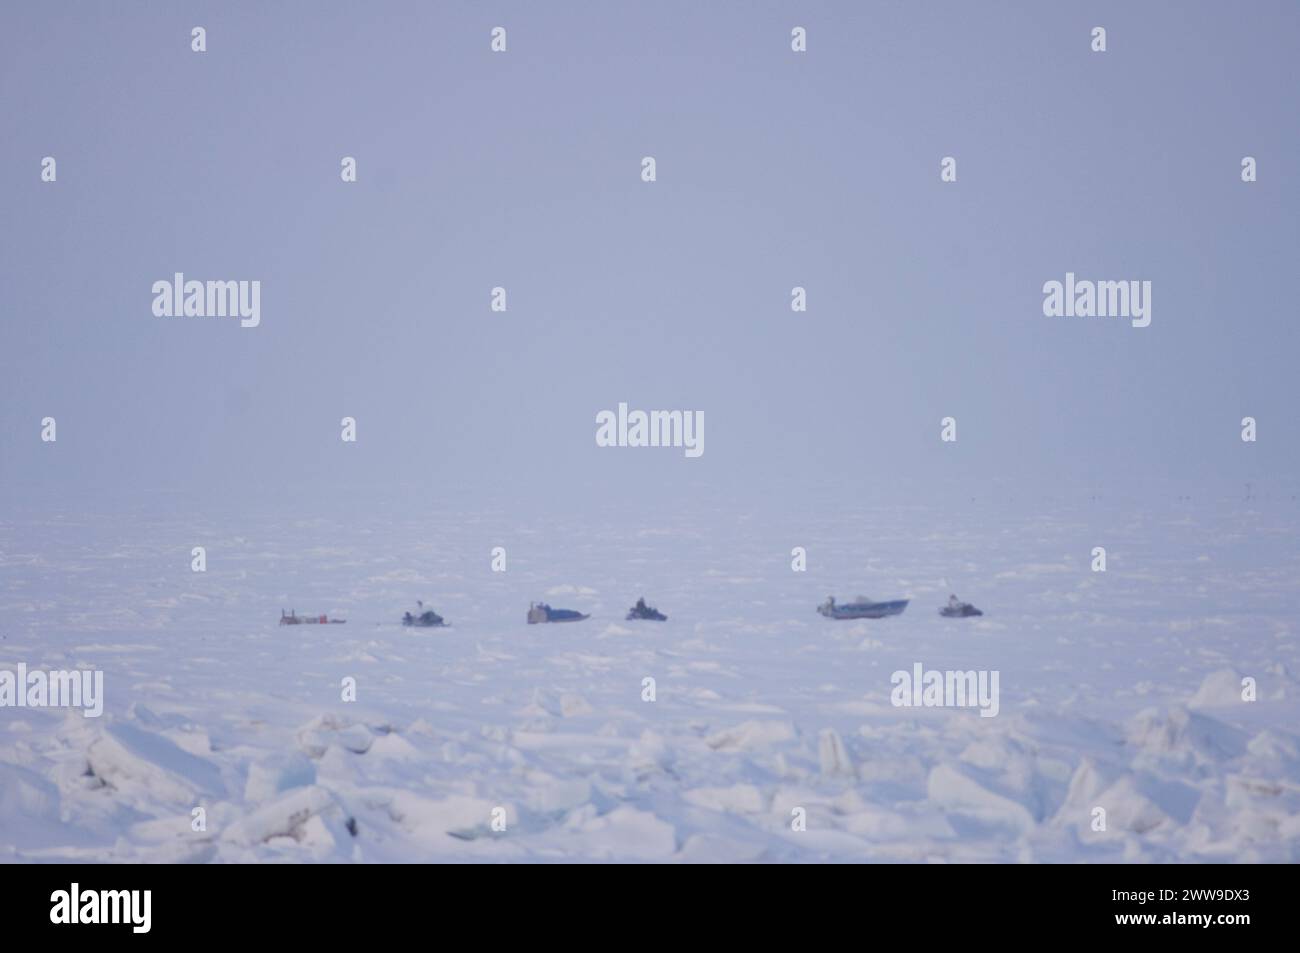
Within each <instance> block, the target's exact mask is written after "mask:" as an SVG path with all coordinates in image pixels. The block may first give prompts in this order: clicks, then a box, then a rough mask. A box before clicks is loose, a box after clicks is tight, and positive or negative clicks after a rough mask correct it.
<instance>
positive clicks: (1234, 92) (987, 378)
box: [0, 2, 1300, 507]
mask: <svg viewBox="0 0 1300 953" xmlns="http://www.w3.org/2000/svg"><path fill="white" fill-rule="evenodd" d="M195 25H203V26H205V27H206V28H207V31H208V52H207V53H205V54H202V55H199V54H195V53H192V52H191V51H190V48H189V33H190V28H191V27H192V26H195ZM496 25H503V26H505V27H506V28H507V29H508V31H509V46H510V49H509V52H507V53H505V54H503V55H497V54H493V53H491V52H490V51H489V49H488V41H489V35H488V34H489V30H490V29H491V28H492V27H493V26H496ZM795 25H802V26H805V27H807V29H808V32H809V51H808V52H807V53H806V54H803V55H797V54H794V53H792V52H791V51H790V47H789V34H790V29H791V27H792V26H795ZM1096 25H1101V26H1105V27H1106V28H1107V30H1108V45H1109V51H1108V52H1107V53H1105V54H1094V53H1092V52H1091V51H1090V49H1089V30H1090V28H1091V27H1093V26H1096ZM1298 64H1300V7H1298V6H1297V5H1296V4H1295V3H1292V2H1275V3H1264V2H1261V3H1252V4H1249V5H1246V6H1240V5H1231V4H1225V3H1173V2H1170V3H1141V4H1131V3H1114V4H1106V3H1103V4H1096V3H1092V4H1087V5H1084V4H1065V3H1060V4H1057V3H1052V4H1043V3H1032V2H1020V3H992V4H984V3H980V4H972V3H965V2H943V3H924V4H914V3H901V2H899V3H794V2H791V3H762V4H756V3H740V2H735V3H707V4H701V3H687V2H657V3H653V4H631V3H618V4H615V3H597V2H589V3H572V2H557V3H546V4H538V3H495V4H494V3H376V4H369V5H358V4H341V3H276V4H253V3H211V4H205V3H194V4H185V5H177V4H171V3H148V4H141V3H124V4H92V3H70V4H60V5H57V6H56V5H52V4H46V3H32V2H11V3H6V4H4V6H3V10H0V107H2V108H0V217H2V219H3V222H4V228H3V229H0V307H2V309H3V310H2V311H0V321H2V324H0V480H3V482H4V484H5V485H6V486H7V487H8V488H9V489H8V490H7V491H6V492H13V493H15V494H22V493H26V492H34V491H37V490H50V489H53V490H56V491H58V492H68V493H74V492H77V491H79V490H85V489H86V488H88V487H97V488H100V489H106V490H109V491H120V492H123V493H132V494H133V493H135V492H137V491H149V490H154V489H158V490H165V491H171V492H197V493H200V494H213V495H225V496H227V497H229V498H233V499H236V500H237V499H238V498H239V496H240V494H241V493H244V492H245V491H246V490H247V491H251V489H252V488H254V487H280V488H286V487H287V488H290V489H291V492H292V494H293V496H294V497H295V498H296V499H299V500H302V501H310V500H311V499H312V498H313V492H314V491H316V490H320V491H321V493H322V494H325V495H328V492H329V490H328V488H330V487H340V486H346V487H349V488H351V489H350V490H349V492H358V491H359V492H364V493H373V494H375V495H385V494H401V493H409V492H411V491H412V488H414V491H415V492H416V493H418V494H423V495H427V496H430V497H437V496H440V495H443V494H446V495H453V494H468V495H469V496H470V497H471V498H472V496H473V494H474V493H475V492H476V488H477V489H481V490H482V492H483V493H488V492H489V489H488V488H491V492H492V493H499V494H502V495H503V497H506V498H512V497H515V496H516V495H519V494H522V495H524V496H527V497H529V498H533V499H536V500H538V501H551V502H557V501H565V500H567V501H570V502H573V501H582V500H588V499H591V500H601V499H603V500H604V501H606V502H609V501H613V500H618V499H621V498H644V499H649V498H653V499H659V500H667V501H671V500H674V499H676V500H682V499H691V498H694V497H697V496H699V497H702V496H704V495H707V494H710V493H712V494H720V493H730V492H732V491H731V488H732V487H740V488H741V489H740V490H737V492H754V493H756V494H757V495H759V496H762V495H764V494H772V495H773V496H772V497H771V505H773V506H776V505H779V503H780V499H781V494H788V493H790V492H797V488H798V487H799V486H800V485H803V484H804V483H805V482H818V481H827V482H829V483H832V484H835V485H837V486H839V487H840V489H839V490H838V491H836V493H834V494H832V495H830V496H828V497H827V505H828V506H832V507H833V506H836V505H839V504H841V503H843V502H845V501H847V500H848V499H850V498H851V497H852V496H853V494H854V493H855V492H857V490H858V489H863V490H865V489H871V490H873V491H876V492H885V493H888V492H892V491H894V490H898V491H900V492H901V491H912V490H915V489H917V488H924V487H935V488H945V487H952V486H964V485H968V486H976V485H979V486H984V485H987V484H988V483H989V481H991V480H994V479H997V478H1000V479H1002V480H1004V481H1007V482H1009V483H1010V484H1012V485H1014V486H1015V487H1018V488H1019V489H1021V490H1023V491H1025V492H1040V491H1042V492H1047V491H1051V490H1054V489H1057V488H1060V487H1063V486H1067V485H1079V486H1084V487H1086V486H1089V485H1101V484H1106V485H1113V484H1116V483H1119V484H1124V483H1126V482H1128V481H1144V480H1154V479H1161V478H1164V477H1167V476H1169V475H1177V477H1178V479H1179V480H1181V481H1184V482H1186V483H1187V484H1189V485H1210V484H1218V483H1222V484H1232V483H1234V482H1237V481H1244V480H1247V479H1252V480H1256V481H1263V482H1265V483H1268V482H1275V483H1279V484H1286V485H1288V486H1292V487H1293V486H1294V475H1295V474H1296V473H1297V472H1300V452H1297V440H1298V438H1300V426H1297V423H1296V406H1297V400H1296V396H1297V386H1296V379H1297V373H1296V363H1297V340H1298V336H1297V330H1296V325H1297V320H1298V316H1297V314H1296V305H1295V301H1296V297H1295V292H1294V280H1295V274H1296V262H1297V251H1300V229H1298V227H1297V211H1298V210H1300V201H1298V198H1300V194H1298V186H1297V172H1296V162H1297V157H1298V156H1300V137H1298V135H1297V122H1296V115H1297V108H1296V106H1297V102H1296V100H1297V90H1298V89H1300V81H1298V80H1300V77H1298V76H1297V71H1298V70H1300V65H1298ZM45 155H53V156H55V157H56V159H57V160H58V182H57V183H56V184H53V185H51V184H43V183H41V182H40V180H39V172H40V160H41V157H42V156H45ZM344 155H352V156H355V157H357V159H358V163H359V178H360V180H359V181H358V182H357V183H356V184H350V185H346V184H344V183H342V182H341V181H340V179H339V160H340V158H341V157H342V156H344ZM645 155H653V156H655V157H656V159H657V161H658V174H659V180H658V182H656V183H654V184H645V183H643V182H641V181H640V178H639V171H640V160H641V157H642V156H645ZM945 155H952V156H955V157H956V158H957V161H958V182H957V183H955V184H942V183H940V181H939V161H940V158H941V157H942V156H945ZM1244 155H1252V156H1255V157H1256V158H1257V159H1258V162H1259V181H1258V182H1256V183H1254V184H1249V185H1247V184H1243V183H1242V182H1241V181H1240V176H1239V169H1240V160H1241V157H1242V156H1244ZM175 271H184V272H185V273H186V275H187V276H189V277H194V278H200V279H206V278H213V279H258V280H260V281H261V282H262V323H261V327H259V328H257V329H247V330H246V329H241V328H240V327H239V326H238V324H237V322H234V321H228V320H220V319H182V318H177V319H170V320H168V319H160V318H155V317H154V316H153V315H152V314H151V310H150V306H151V302H152V295H151V292H150V286H151V284H152V283H153V282H154V281H155V280H158V279H164V278H169V277H170V276H171V275H172V273H173V272H175ZM1066 271H1074V272H1075V273H1076V274H1078V275H1079V276H1080V277H1091V278H1098V279H1130V278H1132V279H1141V280H1150V281H1151V282H1152V283H1153V320H1152V324H1151V326H1150V327H1149V328H1146V329H1143V330H1137V329H1133V328H1130V327H1129V326H1128V324H1127V322H1122V321H1110V320H1105V319H1081V318H1076V319H1051V318H1046V317H1044V316H1043V314H1042V308H1041V305H1042V293H1041V287H1042V284H1043V282H1045V281H1048V280H1051V279H1058V280H1059V279H1061V278H1063V277H1064V275H1065V272H1066ZM494 285H504V286H505V287H506V288H507V289H508V293H509V305H510V307H509V311H508V312H507V313H506V314H493V313H491V312H490V311H489V310H488V301H489V291H490V289H491V288H492V287H493V286H494ZM794 285H803V286H805V287H806V288H807V289H808V294H809V303H810V308H809V311H808V312H807V313H806V314H793V313H791V311H790V308H789V296H790V289H791V288H792V287H793V286H794ZM619 401H626V402H628V403H629V404H630V405H631V406H632V407H634V408H643V409H660V408H662V409H691V410H702V411H704V413H705V417H706V420H707V425H706V426H707V432H706V452H705V454H704V456H703V457H702V458H700V459H696V460H689V459H686V458H685V457H684V456H683V455H682V453H681V452H680V451H674V450H613V449H600V448H597V447H596V445H595V440H594V434H595V414H596V413H597V412H598V411H599V410H602V409H612V408H615V407H616V406H617V404H618V403H619ZM1247 414H1250V415H1253V416H1255V417H1257V418H1258V420H1259V432H1260V439H1259V442H1258V443H1257V444H1255V445H1252V446H1247V445H1244V444H1242V442H1241V441H1240V439H1239V436H1238V434H1239V429H1240V428H1239V421H1240V419H1241V418H1242V417H1243V416H1244V415H1247ZM47 415H51V416H54V417H56V418H57V420H58V427H59V440H58V443H57V445H56V446H53V447H51V446H48V445H44V444H42V443H41V442H40V441H39V422H40V419H41V418H42V417H44V416H47ZM345 415H351V416H354V417H356V418H357V420H358V423H359V440H358V442H357V444H356V445H344V444H343V443H342V442H341V441H340V439H339V420H340V418H341V417H343V416H345ZM945 415H952V416H955V417H956V418H957V420H958V435H959V439H958V443H957V444H956V445H944V444H942V443H941V442H940V441H939V420H940V418H941V417H943V416H945ZM792 488H793V489H792ZM944 491H945V492H947V490H944ZM322 498H323V497H322Z"/></svg>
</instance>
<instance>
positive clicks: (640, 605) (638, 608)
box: [627, 596, 668, 622]
mask: <svg viewBox="0 0 1300 953" xmlns="http://www.w3.org/2000/svg"><path fill="white" fill-rule="evenodd" d="M627 617H628V619H629V620H634V619H647V620H649V621H651V622H667V621H668V616H666V615H664V614H663V613H662V612H660V611H659V610H658V609H656V608H654V607H652V606H648V605H646V604H645V597H644V596H643V597H642V598H640V599H638V600H637V601H636V605H634V606H633V607H632V608H630V609H628V610H627Z"/></svg>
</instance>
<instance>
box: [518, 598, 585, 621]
mask: <svg viewBox="0 0 1300 953" xmlns="http://www.w3.org/2000/svg"><path fill="white" fill-rule="evenodd" d="M590 618H591V616H589V615H583V614H582V613H581V612H575V611H574V610H573V609H552V608H551V607H550V606H548V605H547V604H546V603H545V602H537V603H533V602H530V603H528V624H529V625H533V624H534V623H537V622H581V621H582V620H583V619H590Z"/></svg>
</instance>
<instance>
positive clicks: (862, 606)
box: [817, 599, 912, 619]
mask: <svg viewBox="0 0 1300 953" xmlns="http://www.w3.org/2000/svg"><path fill="white" fill-rule="evenodd" d="M911 601H912V600H910V599H894V600H892V601H890V602H858V603H849V604H848V605H842V606H832V607H831V608H829V609H827V608H825V607H823V608H821V609H818V610H817V611H818V612H820V613H821V614H822V615H824V616H826V618H828V619H884V618H887V617H888V616H893V615H902V613H903V610H904V609H906V608H907V606H908V603H910V602H911Z"/></svg>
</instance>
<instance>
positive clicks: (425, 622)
mask: <svg viewBox="0 0 1300 953" xmlns="http://www.w3.org/2000/svg"><path fill="white" fill-rule="evenodd" d="M415 604H416V605H417V606H419V607H420V608H421V609H423V610H424V611H422V612H421V613H420V614H419V615H411V613H409V612H408V613H406V614H405V615H403V616H402V625H413V626H416V627H417V628H421V629H433V628H437V627H438V626H442V625H446V624H447V623H446V622H445V621H444V620H443V618H442V616H440V615H438V613H436V612H434V611H433V610H432V609H425V608H424V603H423V602H420V601H418V600H417V601H416V603H415Z"/></svg>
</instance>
